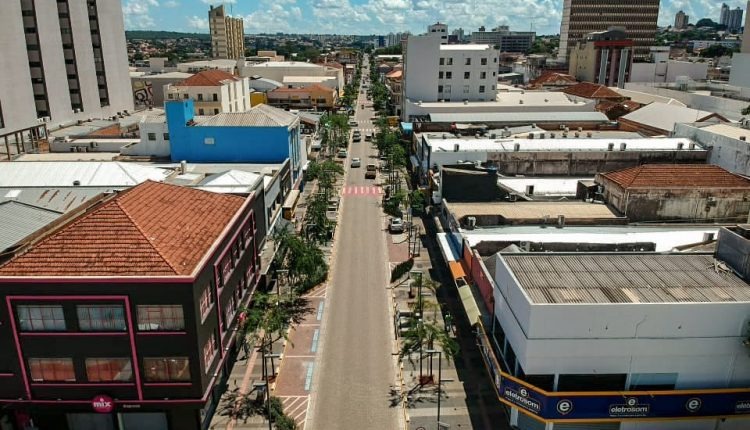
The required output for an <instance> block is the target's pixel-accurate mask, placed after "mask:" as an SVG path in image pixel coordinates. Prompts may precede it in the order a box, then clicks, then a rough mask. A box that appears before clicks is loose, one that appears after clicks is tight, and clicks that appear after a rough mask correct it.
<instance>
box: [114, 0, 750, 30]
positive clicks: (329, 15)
mask: <svg viewBox="0 0 750 430" xmlns="http://www.w3.org/2000/svg"><path fill="white" fill-rule="evenodd" d="M211 4H214V5H219V4H224V5H226V8H227V12H228V13H231V14H232V15H234V16H239V17H242V18H244V20H245V25H244V26H245V33H246V34H255V33H276V32H284V33H316V34H362V35H367V34H388V33H390V32H394V33H396V32H402V31H411V32H413V33H420V32H423V31H424V29H425V28H426V26H427V25H428V24H431V23H434V22H436V21H440V22H446V23H447V24H448V26H449V29H451V30H452V29H455V28H459V27H461V28H463V29H464V30H465V31H469V32H470V31H472V30H475V29H476V28H478V27H479V26H480V25H484V26H487V27H488V28H491V27H494V26H496V25H510V26H511V28H512V29H514V30H519V31H520V30H529V29H532V30H533V31H536V32H537V33H538V34H557V33H559V31H560V20H561V17H562V1H555V0H472V1H471V2H456V1H455V0H252V1H251V0H225V1H220V0H122V8H123V13H124V16H125V28H126V29H127V30H166V31H186V32H196V33H208V8H209V5H211ZM726 4H727V5H729V7H730V8H736V7H740V8H742V9H745V4H746V3H745V1H744V0H730V1H727V2H726ZM720 9H721V2H715V1H711V0H675V1H664V0H663V1H662V2H661V8H660V13H659V25H660V26H667V25H671V24H673V23H674V16H675V14H676V13H677V12H678V11H679V10H683V11H684V12H685V13H686V14H688V15H689V16H690V17H691V19H693V20H694V22H695V21H697V20H699V19H701V18H711V19H713V20H714V21H716V22H718V21H719V13H720ZM407 16H408V17H409V19H408V20H407V19H406V17H407ZM346 17H351V18H350V19H347V18H346ZM342 18H344V19H342Z"/></svg>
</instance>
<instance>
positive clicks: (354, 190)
mask: <svg viewBox="0 0 750 430" xmlns="http://www.w3.org/2000/svg"><path fill="white" fill-rule="evenodd" d="M381 194H383V188H382V187H373V186H361V185H347V186H345V187H344V189H343V190H342V191H341V195H343V196H379V195H381Z"/></svg>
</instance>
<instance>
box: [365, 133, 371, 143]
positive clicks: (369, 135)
mask: <svg viewBox="0 0 750 430" xmlns="http://www.w3.org/2000/svg"><path fill="white" fill-rule="evenodd" d="M371 140H372V133H367V134H365V141H366V142H369V141H371Z"/></svg>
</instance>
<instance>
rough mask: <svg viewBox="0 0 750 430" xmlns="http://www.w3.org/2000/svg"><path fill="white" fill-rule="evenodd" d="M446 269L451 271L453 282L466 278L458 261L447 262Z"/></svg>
mask: <svg viewBox="0 0 750 430" xmlns="http://www.w3.org/2000/svg"><path fill="white" fill-rule="evenodd" d="M448 267H449V268H450V269H451V276H453V280H456V279H458V278H463V277H465V276H466V272H464V268H463V266H461V263H460V262H458V261H449V262H448Z"/></svg>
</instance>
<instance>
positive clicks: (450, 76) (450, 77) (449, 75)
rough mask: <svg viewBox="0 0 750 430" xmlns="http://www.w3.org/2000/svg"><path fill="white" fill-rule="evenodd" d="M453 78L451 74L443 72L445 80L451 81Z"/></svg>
mask: <svg viewBox="0 0 750 430" xmlns="http://www.w3.org/2000/svg"><path fill="white" fill-rule="evenodd" d="M452 78H453V72H445V79H452Z"/></svg>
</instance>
